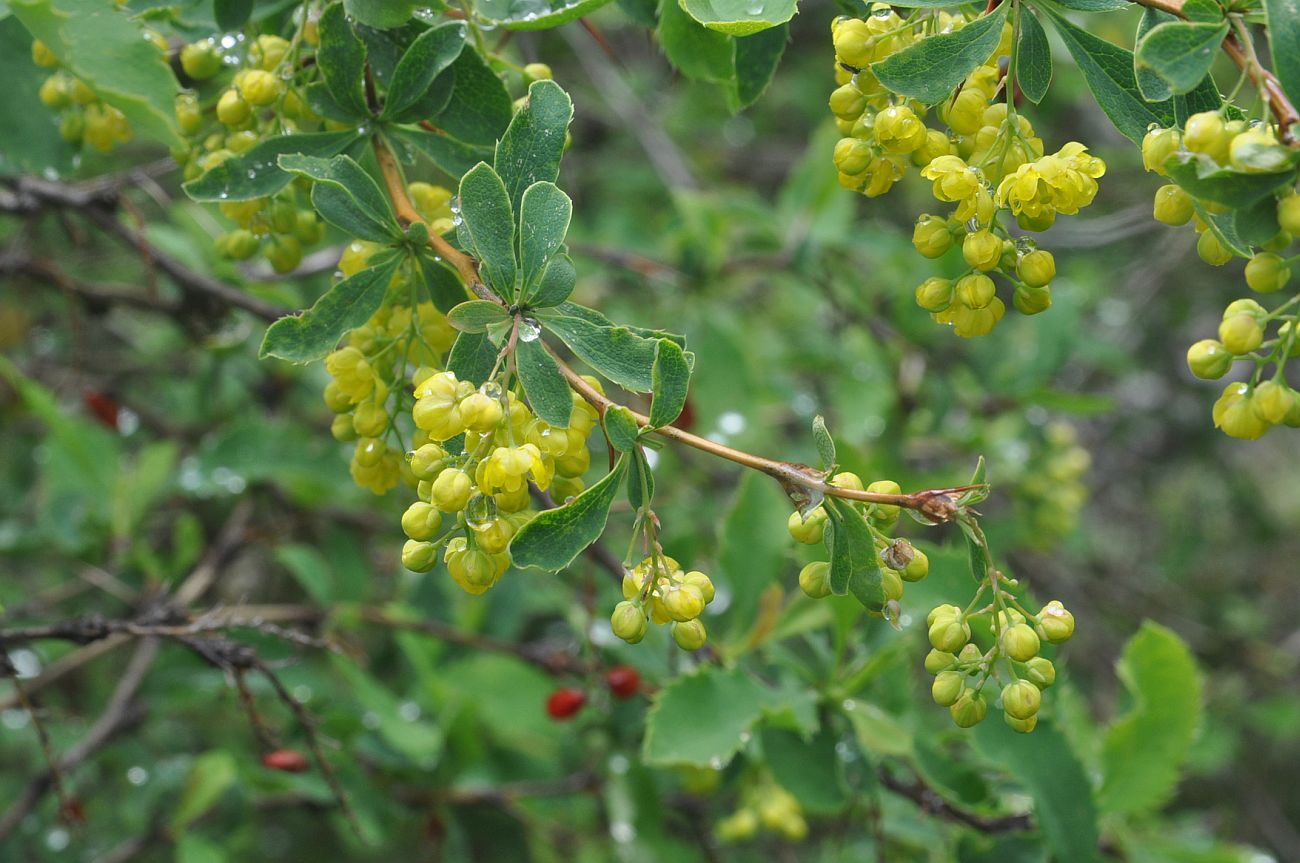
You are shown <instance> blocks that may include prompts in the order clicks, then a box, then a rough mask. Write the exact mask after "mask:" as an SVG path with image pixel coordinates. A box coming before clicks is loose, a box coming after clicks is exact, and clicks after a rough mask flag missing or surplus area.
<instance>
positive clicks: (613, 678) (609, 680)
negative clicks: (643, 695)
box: [605, 665, 641, 698]
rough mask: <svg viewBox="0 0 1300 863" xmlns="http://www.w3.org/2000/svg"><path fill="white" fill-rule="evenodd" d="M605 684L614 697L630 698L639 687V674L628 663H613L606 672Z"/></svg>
mask: <svg viewBox="0 0 1300 863" xmlns="http://www.w3.org/2000/svg"><path fill="white" fill-rule="evenodd" d="M605 684H606V685H607V686H608V687H609V691H610V692H612V693H613V694H614V697H615V698H631V697H632V696H633V695H636V694H637V692H638V691H639V690H640V689H641V675H639V674H637V673H636V669H635V668H633V667H632V666H630V665H615V666H614V667H613V668H611V669H610V670H609V671H608V672H606V674H605Z"/></svg>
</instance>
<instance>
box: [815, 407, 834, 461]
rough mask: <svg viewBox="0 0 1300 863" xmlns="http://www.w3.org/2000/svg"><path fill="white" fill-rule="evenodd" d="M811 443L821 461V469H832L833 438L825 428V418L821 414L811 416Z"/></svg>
mask: <svg viewBox="0 0 1300 863" xmlns="http://www.w3.org/2000/svg"><path fill="white" fill-rule="evenodd" d="M812 435H813V444H814V445H815V446H816V447H817V456H818V457H819V458H820V459H821V461H822V470H826V471H829V470H833V469H834V468H835V465H836V464H837V462H836V455H835V439H834V438H832V437H831V433H830V430H829V429H827V428H826V418H825V417H824V416H822V415H821V414H818V415H817V416H815V417H813V422H812Z"/></svg>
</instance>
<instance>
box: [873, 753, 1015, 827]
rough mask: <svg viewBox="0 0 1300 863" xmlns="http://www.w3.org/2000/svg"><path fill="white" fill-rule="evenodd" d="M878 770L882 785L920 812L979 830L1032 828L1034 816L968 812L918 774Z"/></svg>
mask: <svg viewBox="0 0 1300 863" xmlns="http://www.w3.org/2000/svg"><path fill="white" fill-rule="evenodd" d="M877 774H878V775H879V777H880V784H881V785H883V786H885V787H886V788H888V789H889V790H890V791H892V792H894V793H895V794H898V795H900V796H902V797H906V798H907V799H908V800H911V801H912V802H913V803H915V804H916V805H917V806H919V807H920V808H921V811H922V812H925V813H927V814H929V815H937V816H938V817H940V818H943V819H945V820H947V821H954V822H956V823H958V824H965V825H966V826H967V827H973V828H975V829H976V830H978V831H980V832H981V833H1013V832H1022V831H1025V830H1032V829H1034V820H1033V818H1031V817H1030V816H1029V815H1002V816H998V817H987V816H984V815H976V814H975V813H973V812H967V811H966V810H964V809H958V808H957V807H956V806H953V805H952V804H951V803H949V802H948V801H947V800H945V799H944V798H943V795H941V794H939V792H937V791H935V790H934V789H933V788H931V787H930V786H928V785H926V784H925V783H924V782H923V781H921V779H920V778H917V779H914V780H913V781H911V782H904V781H903V780H901V779H899V778H898V777H896V776H894V774H893V773H891V772H890V771H889V770H887V769H884V768H881V769H880V770H879V771H878V772H877Z"/></svg>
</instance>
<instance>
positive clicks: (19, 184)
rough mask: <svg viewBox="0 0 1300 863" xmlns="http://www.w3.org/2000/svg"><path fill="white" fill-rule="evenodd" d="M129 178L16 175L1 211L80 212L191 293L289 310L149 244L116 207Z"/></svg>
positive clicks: (269, 311)
mask: <svg viewBox="0 0 1300 863" xmlns="http://www.w3.org/2000/svg"><path fill="white" fill-rule="evenodd" d="M128 176H129V175H128ZM128 182H129V181H126V180H119V179H116V178H114V179H112V181H111V182H109V181H105V182H100V183H90V184H83V185H76V186H74V185H69V184H66V183H56V182H51V181H49V180H42V179H38V178H36V177H18V178H16V179H14V180H13V181H12V182H11V188H12V193H10V194H6V195H3V196H0V211H7V212H12V213H18V214H24V213H27V214H32V213H38V212H40V211H41V210H44V209H50V208H54V209H59V210H70V211H72V212H76V213H78V214H80V215H82V216H84V217H85V218H86V219H88V220H89V221H91V222H93V223H94V224H95V225H96V226H98V227H100V228H101V229H103V230H104V231H105V232H106V233H108V234H109V235H111V236H113V237H114V238H115V239H117V240H118V242H120V243H122V244H123V245H126V246H129V247H130V248H131V249H133V250H135V251H136V252H138V253H139V254H140V255H141V256H142V257H143V258H144V259H145V260H147V261H149V262H150V264H151V265H152V266H154V267H157V268H158V269H159V270H161V271H162V272H164V273H166V274H167V276H168V277H169V278H170V279H171V280H172V281H173V282H174V283H175V284H176V286H177V287H179V288H180V289H181V290H182V291H184V292H185V293H187V294H191V295H193V296H196V297H205V298H208V299H211V300H216V301H219V302H220V303H222V304H224V305H228V306H234V307H236V308H240V309H243V310H245V311H247V312H251V313H252V314H254V315H256V316H258V317H260V318H262V319H264V320H268V321H273V320H275V319H277V318H281V317H284V316H285V315H286V314H288V313H289V311H288V310H287V309H283V308H281V307H279V306H277V305H275V304H273V303H268V302H266V301H265V300H260V299H258V298H257V297H254V296H251V295H249V294H246V293H244V292H243V291H241V290H238V289H237V288H234V287H232V286H230V285H228V284H226V283H225V282H223V281H221V280H220V279H214V278H212V277H211V276H208V275H205V274H203V273H199V272H196V271H194V270H191V269H190V268H189V267H186V266H185V265H184V264H182V263H181V262H180V261H178V260H176V259H175V258H173V257H171V256H170V255H167V254H166V253H164V252H162V251H161V250H160V249H158V248H157V247H156V246H154V245H153V244H152V243H150V242H149V240H148V238H147V237H146V236H145V235H144V233H143V232H142V231H138V230H136V229H134V228H132V227H130V226H129V225H127V224H125V223H123V222H122V221H121V220H119V219H118V218H117V217H116V216H115V215H114V212H115V211H116V210H117V209H118V208H119V207H121V205H122V198H121V192H122V189H123V188H124V186H125V185H127V183H128Z"/></svg>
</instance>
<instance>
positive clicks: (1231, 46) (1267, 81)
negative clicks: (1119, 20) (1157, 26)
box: [1135, 0, 1300, 147]
mask: <svg viewBox="0 0 1300 863" xmlns="http://www.w3.org/2000/svg"><path fill="white" fill-rule="evenodd" d="M1135 2H1136V3H1137V4H1138V5H1139V6H1146V7H1147V8H1149V9H1158V10H1159V11H1161V12H1166V13H1168V14H1170V15H1174V16H1176V17H1178V18H1184V19H1185V18H1186V17H1187V13H1186V11H1185V10H1184V8H1183V7H1184V6H1185V5H1186V0H1135ZM1288 50H1289V49H1288ZM1223 53H1225V54H1227V55H1228V56H1229V57H1230V58H1231V59H1232V62H1233V63H1235V64H1237V68H1238V69H1240V70H1241V71H1243V72H1245V73H1246V74H1248V75H1250V76H1251V77H1252V79H1254V81H1255V84H1256V86H1257V87H1258V88H1259V90H1260V95H1262V96H1263V97H1264V98H1265V99H1267V100H1268V105H1269V109H1270V110H1271V111H1272V112H1273V117H1274V119H1276V120H1277V130H1278V135H1279V136H1280V137H1281V138H1282V140H1283V141H1284V142H1286V143H1287V144H1290V145H1291V146H1292V147H1296V146H1300V138H1297V137H1296V136H1295V135H1294V134H1293V133H1292V131H1291V127H1292V126H1293V125H1294V124H1295V123H1297V122H1300V112H1297V111H1296V108H1295V105H1293V104H1291V100H1290V99H1289V98H1287V95H1286V92H1285V91H1283V89H1282V85H1281V84H1280V83H1278V80H1277V76H1275V75H1274V74H1273V73H1272V72H1270V71H1268V70H1267V69H1265V68H1263V67H1262V66H1260V65H1259V63H1258V62H1257V61H1252V59H1251V55H1252V54H1253V51H1250V50H1248V49H1247V48H1246V46H1244V45H1243V43H1242V42H1241V41H1240V40H1239V39H1238V37H1237V34H1235V33H1229V34H1228V35H1227V36H1226V37H1225V38H1224V40H1223Z"/></svg>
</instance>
